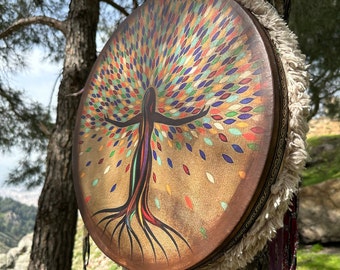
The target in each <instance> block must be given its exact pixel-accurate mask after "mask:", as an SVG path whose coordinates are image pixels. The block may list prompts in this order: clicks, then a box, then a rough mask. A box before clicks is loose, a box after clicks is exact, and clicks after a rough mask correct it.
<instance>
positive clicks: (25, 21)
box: [0, 16, 66, 39]
mask: <svg viewBox="0 0 340 270" xmlns="http://www.w3.org/2000/svg"><path fill="white" fill-rule="evenodd" d="M33 24H42V25H47V26H50V27H52V28H54V29H57V30H59V31H61V32H62V33H63V34H64V35H65V34H66V26H65V24H64V22H63V21H59V20H56V19H54V18H51V17H47V16H34V17H28V18H22V19H19V20H17V21H15V22H14V23H13V24H12V25H11V26H9V27H8V28H7V29H6V30H5V31H3V32H2V33H0V39H3V38H5V37H7V36H9V35H11V34H12V33H13V32H16V31H18V30H19V29H20V28H22V27H24V26H29V25H33Z"/></svg>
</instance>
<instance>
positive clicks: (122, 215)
mask: <svg viewBox="0 0 340 270" xmlns="http://www.w3.org/2000/svg"><path fill="white" fill-rule="evenodd" d="M208 111H209V108H207V109H205V108H204V107H203V109H201V110H200V112H199V113H198V114H196V115H192V116H189V117H186V118H180V119H171V118H168V117H165V116H163V115H162V114H160V113H158V112H156V93H155V89H154V88H153V87H150V88H149V89H148V90H147V91H146V92H145V95H144V98H143V104H142V112H141V113H139V114H138V115H136V116H135V117H133V118H131V119H130V120H128V121H126V122H117V121H115V120H112V119H110V118H109V117H108V116H105V121H106V122H108V123H110V124H112V125H114V126H117V127H128V126H130V125H134V124H139V129H138V134H139V141H138V145H137V148H136V149H135V153H134V155H133V159H132V167H131V171H130V187H129V196H128V199H127V201H126V202H125V203H124V205H122V206H120V207H116V208H108V209H102V210H99V211H97V212H96V213H94V215H98V214H102V213H105V214H107V215H106V216H105V217H103V218H102V219H101V220H100V222H99V223H102V222H106V224H105V227H104V230H106V228H107V226H108V225H109V224H110V223H111V222H113V221H115V220H118V223H117V225H116V226H115V227H114V229H113V231H112V237H113V236H114V234H115V233H116V232H117V231H118V230H119V232H118V234H119V235H121V233H122V231H123V230H124V228H125V229H126V230H127V233H128V235H129V238H130V245H131V253H133V251H132V246H133V244H132V238H133V239H135V240H136V242H137V243H138V246H139V248H140V251H141V252H142V253H143V247H142V245H141V242H140V241H139V238H138V236H137V234H136V233H135V231H134V229H133V227H132V225H131V223H130V221H131V219H132V218H133V216H136V218H137V220H138V224H139V226H140V227H141V228H142V229H143V232H144V234H145V236H146V237H147V239H148V241H149V243H150V245H151V246H152V250H153V253H154V256H155V260H156V252H155V247H154V242H155V243H156V244H157V245H158V246H159V247H160V248H161V250H162V252H163V254H164V256H165V257H166V258H167V259H168V257H167V254H166V251H165V250H164V248H163V246H162V245H161V243H160V242H159V241H158V240H157V238H156V237H155V235H154V233H153V232H152V228H151V227H150V225H153V226H157V227H158V228H160V229H161V230H163V231H164V232H165V233H166V234H167V235H168V236H169V238H170V239H171V242H172V243H173V244H174V245H175V247H176V250H177V252H178V255H179V256H180V251H179V249H178V245H177V243H176V240H175V238H174V237H173V234H174V235H176V236H177V237H178V238H180V239H181V240H182V241H184V242H185V243H186V245H187V246H188V247H189V248H190V245H189V244H188V242H187V241H186V240H185V238H184V237H183V236H182V235H181V234H180V233H179V232H178V231H176V230H175V229H173V228H172V227H170V226H168V225H167V224H165V223H163V222H162V221H161V220H159V219H157V217H155V216H154V215H153V214H152V213H151V211H150V209H149V206H148V193H149V182H150V179H151V170H152V150H151V145H150V142H151V134H152V132H153V129H154V123H163V124H166V125H172V126H179V125H183V124H187V123H189V122H192V121H194V120H196V119H199V118H201V117H203V116H205V115H206V114H207V113H208ZM118 245H119V246H120V236H118Z"/></svg>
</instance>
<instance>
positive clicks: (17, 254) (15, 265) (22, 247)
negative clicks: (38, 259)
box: [0, 233, 33, 270]
mask: <svg viewBox="0 0 340 270" xmlns="http://www.w3.org/2000/svg"><path fill="white" fill-rule="evenodd" d="M32 238H33V233H30V234H28V235H26V236H24V237H23V238H22V239H21V240H20V241H19V243H18V246H17V247H14V248H11V249H10V250H9V251H8V252H7V254H0V262H1V263H0V269H13V270H22V269H27V266H28V263H29V257H30V251H31V245H32Z"/></svg>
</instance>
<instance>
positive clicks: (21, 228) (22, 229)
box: [0, 197, 37, 254]
mask: <svg viewBox="0 0 340 270" xmlns="http://www.w3.org/2000/svg"><path fill="white" fill-rule="evenodd" d="M36 213H37V208H36V207H34V206H28V205H26V204H22V203H20V202H18V201H15V200H13V199H10V198H2V197H0V254H1V253H6V252H7V251H8V250H9V249H10V248H12V247H16V246H17V245H18V243H19V241H20V239H21V238H22V237H23V236H24V235H26V234H28V233H30V232H32V231H33V228H34V221H35V216H36Z"/></svg>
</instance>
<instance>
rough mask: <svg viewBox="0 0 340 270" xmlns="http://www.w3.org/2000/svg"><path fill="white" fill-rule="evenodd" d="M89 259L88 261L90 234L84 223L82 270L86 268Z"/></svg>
mask: <svg viewBox="0 0 340 270" xmlns="http://www.w3.org/2000/svg"><path fill="white" fill-rule="evenodd" d="M89 261H90V234H89V232H88V230H87V229H86V227H85V225H84V226H83V269H84V270H86V266H88V264H89Z"/></svg>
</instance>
